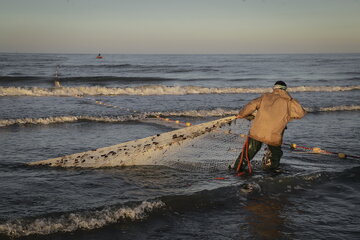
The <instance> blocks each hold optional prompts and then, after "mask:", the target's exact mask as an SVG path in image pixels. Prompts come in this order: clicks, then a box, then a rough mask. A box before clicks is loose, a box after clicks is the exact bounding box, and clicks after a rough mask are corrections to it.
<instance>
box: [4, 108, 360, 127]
mask: <svg viewBox="0 0 360 240" xmlns="http://www.w3.org/2000/svg"><path fill="white" fill-rule="evenodd" d="M305 109H306V111H308V112H309V113H317V112H336V111H360V106H359V105H350V106H334V107H323V108H305ZM238 112H239V109H222V108H217V109H212V110H187V111H179V112H148V113H140V114H137V115H123V116H53V117H44V118H19V119H0V127H6V126H11V125H27V124H31V125H47V124H54V123H71V122H78V121H92V122H105V123H121V122H128V121H146V120H149V119H153V120H157V119H156V118H155V117H156V116H166V117H224V116H231V115H236V114H237V113H238ZM159 121H160V120H159Z"/></svg>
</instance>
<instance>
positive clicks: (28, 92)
mask: <svg viewBox="0 0 360 240" xmlns="http://www.w3.org/2000/svg"><path fill="white" fill-rule="evenodd" d="M352 90H360V85H356V86H332V87H329V86H299V87H292V88H289V89H288V91H289V92H338V91H352ZM270 91H271V88H240V87H239V88H208V87H199V86H164V85H144V86H139V87H127V88H110V87H100V86H94V87H85V86H81V87H60V88H40V87H28V88H24V87H0V96H33V97H41V96H69V97H70V96H105V95H138V96H149V95H187V94H236V93H237V94H238V93H265V92H270Z"/></svg>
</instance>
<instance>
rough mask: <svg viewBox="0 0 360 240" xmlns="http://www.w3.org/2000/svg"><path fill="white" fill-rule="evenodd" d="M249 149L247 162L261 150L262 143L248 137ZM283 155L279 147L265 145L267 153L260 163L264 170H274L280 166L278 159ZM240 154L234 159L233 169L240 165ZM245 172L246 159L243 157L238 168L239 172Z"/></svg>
mask: <svg viewBox="0 0 360 240" xmlns="http://www.w3.org/2000/svg"><path fill="white" fill-rule="evenodd" d="M248 141H249V145H248V146H249V147H248V157H249V160H251V159H253V158H254V157H255V155H256V153H257V152H258V151H259V150H260V149H261V146H262V142H260V141H257V140H255V139H252V138H250V137H249V139H248ZM282 155H283V151H282V150H281V146H271V145H267V151H266V153H265V156H264V158H263V161H262V167H263V169H265V170H274V169H276V168H278V167H279V165H280V158H281V156H282ZM240 159H241V153H240V155H239V157H238V158H237V159H236V161H235V164H234V169H237V168H238V165H239V163H240ZM245 170H247V162H246V157H245V156H244V159H243V162H242V166H241V167H240V172H241V171H245Z"/></svg>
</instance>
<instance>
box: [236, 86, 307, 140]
mask: <svg viewBox="0 0 360 240" xmlns="http://www.w3.org/2000/svg"><path fill="white" fill-rule="evenodd" d="M256 110H257V113H256V115H255V118H254V120H253V123H252V126H251V128H250V133H249V136H250V137H251V138H253V139H255V140H258V141H260V142H263V143H266V144H268V145H271V146H280V145H281V144H282V137H283V134H284V130H285V128H286V125H287V123H288V122H289V121H291V120H292V119H300V118H302V117H304V116H305V114H306V111H305V110H304V108H303V107H302V106H301V105H300V104H299V102H298V101H296V100H295V99H293V98H292V97H291V96H290V95H289V94H288V93H287V92H286V91H285V90H282V89H274V90H273V92H271V93H265V94H263V95H262V96H261V97H259V98H256V99H254V100H252V101H251V102H249V103H248V104H247V105H246V106H244V107H243V108H242V109H241V110H240V112H239V114H238V116H237V117H238V118H244V117H246V116H248V115H250V114H252V113H254V111H256Z"/></svg>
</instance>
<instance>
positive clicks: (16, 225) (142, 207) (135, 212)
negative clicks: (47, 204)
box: [0, 200, 165, 237]
mask: <svg viewBox="0 0 360 240" xmlns="http://www.w3.org/2000/svg"><path fill="white" fill-rule="evenodd" d="M163 207H165V204H164V203H163V202H162V201H160V200H157V201H153V202H149V201H144V202H142V203H141V204H138V205H135V206H133V207H124V206H122V207H106V208H104V209H102V210H92V211H91V210H90V211H85V212H79V213H68V214H62V215H60V216H54V217H42V218H35V219H17V220H14V221H10V222H6V223H3V224H0V234H4V235H7V236H10V237H23V236H29V235H33V234H38V235H47V234H52V233H56V232H73V231H76V230H80V229H81V230H92V229H97V228H101V227H103V226H106V225H109V224H112V223H116V222H118V221H121V220H124V221H126V220H130V221H136V220H142V219H145V218H146V217H147V216H148V215H149V214H151V212H152V211H154V210H156V209H160V208H163ZM0 236H1V235H0Z"/></svg>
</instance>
